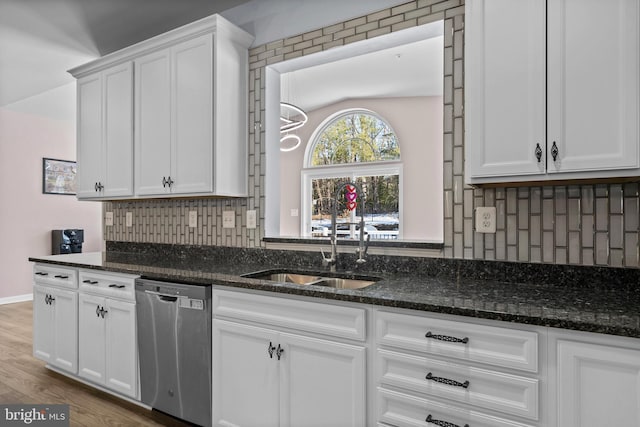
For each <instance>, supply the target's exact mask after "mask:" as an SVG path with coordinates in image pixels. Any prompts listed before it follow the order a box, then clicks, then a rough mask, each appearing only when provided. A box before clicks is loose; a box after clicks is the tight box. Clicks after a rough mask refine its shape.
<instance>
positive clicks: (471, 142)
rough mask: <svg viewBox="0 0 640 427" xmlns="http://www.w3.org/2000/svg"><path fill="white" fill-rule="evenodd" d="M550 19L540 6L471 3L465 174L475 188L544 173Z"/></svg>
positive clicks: (520, 1)
mask: <svg viewBox="0 0 640 427" xmlns="http://www.w3.org/2000/svg"><path fill="white" fill-rule="evenodd" d="M545 13H546V11H545V2H544V1H539V0H517V1H514V0H474V1H469V2H467V3H466V18H465V20H466V24H465V31H466V36H465V43H466V50H465V62H466V65H465V102H466V103H465V124H466V134H465V141H466V142H465V150H466V156H465V160H466V163H465V165H466V174H465V175H466V177H467V179H469V180H470V181H471V182H474V178H479V179H481V178H483V177H484V178H486V177H509V176H514V175H541V174H544V172H545V156H544V151H545V109H546V99H545V72H546V69H545V40H546V39H545ZM536 153H539V154H540V159H538V158H537V155H536ZM532 179H534V178H532ZM503 180H508V179H503ZM493 181H495V179H494V180H493ZM476 182H481V181H478V180H476Z"/></svg>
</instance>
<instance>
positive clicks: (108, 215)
mask: <svg viewBox="0 0 640 427" xmlns="http://www.w3.org/2000/svg"><path fill="white" fill-rule="evenodd" d="M104 225H106V226H107V227H112V226H113V212H105V213H104Z"/></svg>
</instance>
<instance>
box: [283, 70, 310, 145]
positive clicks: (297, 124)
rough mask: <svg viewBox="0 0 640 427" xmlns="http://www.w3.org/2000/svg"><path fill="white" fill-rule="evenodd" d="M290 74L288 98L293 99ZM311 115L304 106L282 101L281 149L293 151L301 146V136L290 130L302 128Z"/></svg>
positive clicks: (288, 76)
mask: <svg viewBox="0 0 640 427" xmlns="http://www.w3.org/2000/svg"><path fill="white" fill-rule="evenodd" d="M290 74H291V73H289V74H287V95H288V96H287V98H288V99H291V96H290V93H289V92H290V85H289V78H290ZM307 120H309V117H308V116H307V113H305V112H304V110H302V108H300V107H297V106H295V105H293V104H290V103H288V102H281V103H280V135H281V137H280V151H284V152H286V151H293V150H295V149H296V148H298V147H299V146H300V143H301V142H302V141H301V140H300V137H299V136H298V135H295V134H290V133H289V132H291V131H293V130H296V129H300V128H301V127H302V126H304V125H305V123H307Z"/></svg>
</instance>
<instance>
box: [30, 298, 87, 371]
mask: <svg viewBox="0 0 640 427" xmlns="http://www.w3.org/2000/svg"><path fill="white" fill-rule="evenodd" d="M33 355H34V356H35V357H37V358H38V359H41V360H44V361H45V362H47V363H49V364H51V365H53V366H56V367H58V368H62V369H64V370H65V371H68V372H71V373H73V374H75V373H76V372H77V370H78V293H77V292H76V291H72V290H64V289H57V288H54V287H46V286H40V285H35V286H34V287H33Z"/></svg>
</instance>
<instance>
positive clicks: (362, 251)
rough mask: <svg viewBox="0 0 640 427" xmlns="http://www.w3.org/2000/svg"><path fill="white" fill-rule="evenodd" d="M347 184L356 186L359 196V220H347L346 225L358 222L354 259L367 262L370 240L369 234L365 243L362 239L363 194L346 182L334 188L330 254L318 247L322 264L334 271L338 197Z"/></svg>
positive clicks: (352, 183) (336, 254)
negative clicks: (357, 242) (358, 237)
mask: <svg viewBox="0 0 640 427" xmlns="http://www.w3.org/2000/svg"><path fill="white" fill-rule="evenodd" d="M348 185H352V186H353V187H355V188H356V194H357V195H358V196H357V197H359V198H360V222H347V223H345V224H347V225H357V224H360V243H359V245H358V249H356V253H357V254H358V259H357V260H356V263H357V264H363V263H365V262H367V260H366V259H365V257H366V255H367V250H368V249H369V241H370V240H371V236H370V235H367V242H366V245H365V241H364V194H363V193H362V189H361V188H360V186H359V185H358V184H356V183H355V182H346V183H343V184H341V185H340V186H339V187H338V189H337V190H336V193H335V196H334V197H333V210H332V211H331V256H330V257H329V258H327V257H326V256H325V254H324V251H323V250H322V249H320V252H321V253H322V265H324V266H325V267H326V266H329V268H330V270H331V271H332V272H335V271H336V266H337V264H338V225H337V222H338V221H337V220H338V198H339V197H340V192H341V191H342V190H343V189H344V188H345V187H346V186H348Z"/></svg>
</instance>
